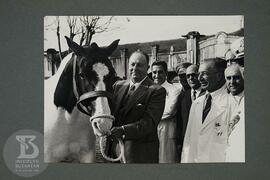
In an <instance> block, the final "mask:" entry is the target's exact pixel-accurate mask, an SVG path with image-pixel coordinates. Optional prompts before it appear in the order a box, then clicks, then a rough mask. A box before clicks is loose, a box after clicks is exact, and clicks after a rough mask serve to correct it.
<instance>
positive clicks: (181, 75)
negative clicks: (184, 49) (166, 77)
mask: <svg viewBox="0 0 270 180" xmlns="http://www.w3.org/2000/svg"><path fill="white" fill-rule="evenodd" d="M178 76H179V77H180V78H181V79H182V78H186V74H178Z"/></svg>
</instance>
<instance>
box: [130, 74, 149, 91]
mask: <svg viewBox="0 0 270 180" xmlns="http://www.w3.org/2000/svg"><path fill="white" fill-rule="evenodd" d="M146 78H147V76H145V78H143V79H142V80H141V81H140V82H136V83H134V82H133V81H131V80H130V81H129V87H131V86H132V85H133V84H134V85H135V89H137V88H138V87H139V86H140V85H141V84H142V82H143V81H144V80H145V79H146Z"/></svg>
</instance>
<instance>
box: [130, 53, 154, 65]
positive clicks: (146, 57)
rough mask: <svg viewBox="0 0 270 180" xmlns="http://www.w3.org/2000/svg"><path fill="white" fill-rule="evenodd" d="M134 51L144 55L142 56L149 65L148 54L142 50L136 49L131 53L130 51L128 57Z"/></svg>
mask: <svg viewBox="0 0 270 180" xmlns="http://www.w3.org/2000/svg"><path fill="white" fill-rule="evenodd" d="M135 53H139V54H142V55H144V57H145V59H146V62H147V65H149V56H148V54H146V53H145V52H143V51H141V50H140V49H138V50H137V51H134V52H133V53H131V55H130V56H129V57H131V56H132V55H133V54H135Z"/></svg>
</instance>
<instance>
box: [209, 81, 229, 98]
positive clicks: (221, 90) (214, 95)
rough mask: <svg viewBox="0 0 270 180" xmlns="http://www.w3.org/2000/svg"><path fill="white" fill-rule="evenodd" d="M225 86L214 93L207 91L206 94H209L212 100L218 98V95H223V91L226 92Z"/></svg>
mask: <svg viewBox="0 0 270 180" xmlns="http://www.w3.org/2000/svg"><path fill="white" fill-rule="evenodd" d="M226 90H227V89H226V84H224V85H223V86H222V87H221V88H219V89H218V90H216V91H214V92H211V93H210V92H208V91H207V94H209V93H210V94H211V96H212V98H214V97H216V96H218V95H219V94H221V93H223V92H224V91H226Z"/></svg>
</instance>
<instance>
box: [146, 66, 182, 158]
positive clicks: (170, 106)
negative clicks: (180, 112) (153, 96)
mask: <svg viewBox="0 0 270 180" xmlns="http://www.w3.org/2000/svg"><path fill="white" fill-rule="evenodd" d="M151 71H152V78H153V80H154V83H156V84H159V85H161V86H162V87H164V88H165V89H166V101H165V108H164V112H163V115H162V119H161V121H160V122H159V124H158V138H159V163H179V152H178V149H177V141H176V134H177V133H176V105H177V99H178V95H179V94H180V89H179V88H178V87H176V86H174V85H173V84H171V83H169V82H168V81H167V74H168V72H167V64H166V62H164V61H155V62H154V63H153V64H152V66H151Z"/></svg>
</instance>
